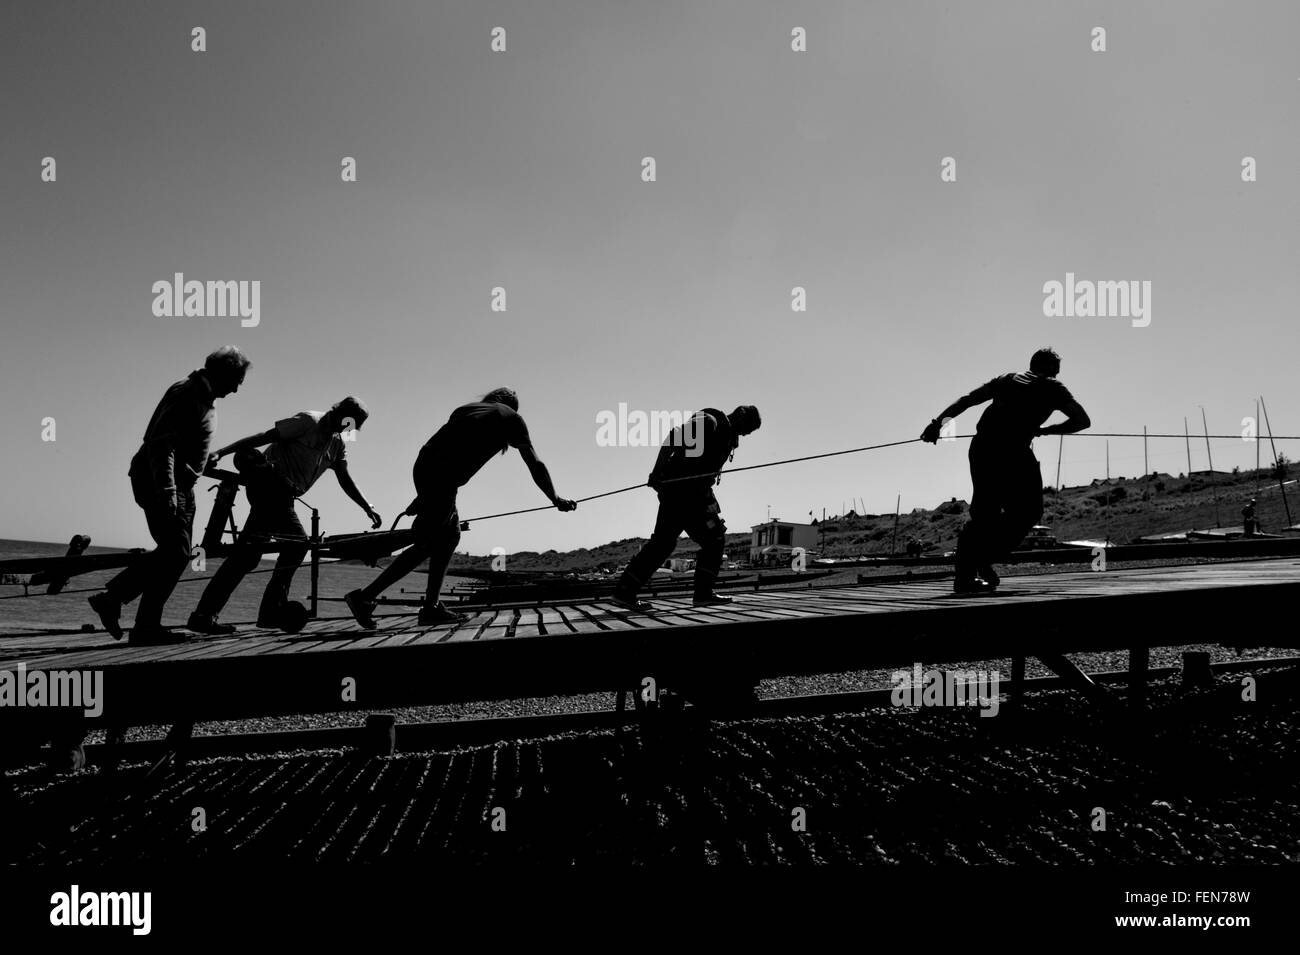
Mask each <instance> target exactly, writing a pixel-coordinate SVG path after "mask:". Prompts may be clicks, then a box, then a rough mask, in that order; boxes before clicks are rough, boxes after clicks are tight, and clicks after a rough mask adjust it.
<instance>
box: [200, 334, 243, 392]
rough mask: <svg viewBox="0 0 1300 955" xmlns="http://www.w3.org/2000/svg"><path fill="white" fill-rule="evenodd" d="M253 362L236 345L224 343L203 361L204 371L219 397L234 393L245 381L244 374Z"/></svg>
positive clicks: (213, 390)
mask: <svg viewBox="0 0 1300 955" xmlns="http://www.w3.org/2000/svg"><path fill="white" fill-rule="evenodd" d="M251 364H252V362H250V361H249V360H248V356H247V355H245V354H244V353H243V352H242V351H240V350H239V348H238V347H236V346H235V345H222V346H221V347H220V348H218V349H217V350H216V351H214V352H213V353H212V354H210V355H209V356H208V357H207V359H206V360H205V361H204V362H203V372H204V374H206V375H207V378H208V383H209V384H210V385H212V394H213V395H214V396H215V397H217V398H224V397H226V395H233V394H234V393H235V392H236V391H238V390H239V386H240V385H242V384H243V383H244V375H245V374H246V373H247V372H248V366H249V365H251Z"/></svg>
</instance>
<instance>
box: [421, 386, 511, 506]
mask: <svg viewBox="0 0 1300 955" xmlns="http://www.w3.org/2000/svg"><path fill="white" fill-rule="evenodd" d="M531 443H532V442H531V440H530V439H529V437H528V426H527V425H526V424H524V419H523V418H522V417H520V415H519V413H518V412H517V411H515V410H514V409H513V408H511V407H510V406H509V405H503V404H501V403H500V402H496V401H475V402H472V403H471V404H467V405H461V406H460V407H459V408H457V409H456V410H455V411H453V412H452V413H451V417H450V418H448V419H447V423H446V424H444V425H443V426H442V427H441V428H439V429H438V431H437V433H435V434H434V436H433V437H432V438H430V439H429V440H428V441H426V442H425V445H424V447H423V448H421V449H420V455H419V457H418V458H416V461H415V475H416V478H415V480H416V484H417V485H428V484H439V485H442V486H444V487H464V486H465V484H466V483H468V482H469V479H470V478H472V477H473V476H474V475H475V474H477V473H478V471H479V469H480V468H482V467H483V465H485V464H487V463H488V461H490V460H492V456H493V455H495V454H500V453H501V452H503V451H504V450H505V449H506V448H508V447H510V448H523V447H527V446H528V445H529V444H531Z"/></svg>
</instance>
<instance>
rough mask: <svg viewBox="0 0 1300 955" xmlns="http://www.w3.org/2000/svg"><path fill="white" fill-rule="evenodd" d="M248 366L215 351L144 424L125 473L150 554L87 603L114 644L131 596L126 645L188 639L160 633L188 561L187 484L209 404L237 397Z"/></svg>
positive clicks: (200, 463) (197, 460)
mask: <svg viewBox="0 0 1300 955" xmlns="http://www.w3.org/2000/svg"><path fill="white" fill-rule="evenodd" d="M248 366H249V361H248V358H247V357H246V356H245V355H244V353H243V352H242V351H240V350H239V349H238V348H236V347H235V346H234V345H224V346H222V347H221V348H218V349H217V350H216V351H214V352H213V353H212V354H210V355H208V357H207V360H206V361H204V363H203V367H202V368H200V369H198V370H197V371H193V372H190V375H189V377H188V378H186V379H185V380H184V381H178V382H176V383H175V384H173V385H172V386H171V387H170V388H168V389H167V391H166V393H165V394H164V395H163V397H162V401H160V402H159V403H158V407H157V408H156V409H155V410H154V413H153V417H152V418H150V419H149V425H148V427H146V428H145V432H144V440H143V442H142V443H141V445H140V449H139V450H138V451H136V453H135V456H134V457H133V458H132V459H131V467H130V469H129V471H128V474H129V476H130V478H131V491H132V493H133V494H134V496H135V502H136V504H138V505H139V506H140V508H141V509H142V510H143V511H144V515H145V520H147V521H148V522H149V533H150V534H151V535H152V536H153V539H154V543H155V544H157V547H156V548H155V549H154V550H152V551H150V552H149V553H148V554H146V555H145V556H144V557H141V558H140V559H138V560H136V561H135V562H134V563H133V564H131V565H130V566H128V567H127V568H126V569H125V570H124V571H122V572H121V573H120V574H118V575H117V576H116V577H114V578H113V579H112V580H110V581H109V582H108V584H107V585H106V586H105V589H104V591H103V592H102V593H98V594H95V595H94V596H92V597H90V598H88V599H89V602H90V606H91V608H92V609H93V610H94V611H95V613H96V614H98V615H99V619H100V621H101V622H102V623H103V624H104V629H106V630H107V631H108V632H109V633H111V634H112V635H113V637H114V639H117V640H120V639H122V626H121V623H120V617H121V614H122V605H123V604H127V603H130V602H131V601H132V600H134V599H135V598H136V597H139V598H140V606H139V607H138V608H136V613H135V626H134V627H132V628H131V641H130V642H131V643H133V644H144V645H154V644H164V643H184V642H186V641H187V640H188V639H189V637H188V636H187V635H186V634H184V633H177V632H175V631H172V630H169V629H166V628H164V627H163V625H162V612H163V607H164V606H165V605H166V603H167V599H168V598H169V597H170V596H171V594H172V590H174V589H175V587H176V582H177V581H178V580H180V579H181V575H182V574H183V573H185V565H186V563H188V562H189V560H190V557H191V546H192V540H193V537H192V535H193V531H194V484H195V482H196V481H197V480H198V479H199V475H201V474H202V473H203V471H204V469H205V468H206V467H207V465H208V464H209V463H210V461H209V458H208V447H209V445H210V442H211V440H212V432H213V430H214V429H215V428H216V424H217V413H216V410H215V409H214V407H213V403H214V402H215V400H216V399H217V398H224V397H226V396H227V395H233V394H234V393H235V392H236V391H238V390H239V386H240V385H241V384H243V382H244V375H245V374H246V373H247V371H248Z"/></svg>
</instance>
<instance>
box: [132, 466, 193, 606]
mask: <svg viewBox="0 0 1300 955" xmlns="http://www.w3.org/2000/svg"><path fill="white" fill-rule="evenodd" d="M177 503H178V505H179V507H178V513H176V514H173V513H171V512H170V511H168V510H166V509H165V508H161V507H158V508H151V509H150V510H149V511H148V512H146V513H147V516H148V518H149V532H150V533H151V534H152V535H153V538H154V540H155V541H157V542H158V549H157V550H156V551H155V552H154V554H153V555H152V556H153V560H152V564H153V566H152V567H151V568H150V570H151V575H150V578H149V582H148V583H147V584H146V585H145V588H144V592H143V593H142V594H141V595H140V606H139V607H138V608H137V609H136V612H135V628H134V629H135V630H140V631H153V630H158V629H159V628H160V627H161V626H162V612H163V607H164V606H165V605H166V603H167V599H168V598H169V597H171V595H172V591H173V590H174V589H175V587H176V582H177V581H178V580H180V579H181V575H182V574H183V573H185V565H186V564H187V563H189V561H190V556H191V555H190V551H191V549H192V548H191V536H190V535H191V534H192V532H193V527H194V492H193V490H190V491H184V492H179V493H178V494H177Z"/></svg>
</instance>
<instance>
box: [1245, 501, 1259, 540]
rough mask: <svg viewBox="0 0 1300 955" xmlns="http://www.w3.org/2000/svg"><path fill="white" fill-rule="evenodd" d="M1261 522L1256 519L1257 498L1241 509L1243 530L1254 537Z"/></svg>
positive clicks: (1248, 535)
mask: <svg viewBox="0 0 1300 955" xmlns="http://www.w3.org/2000/svg"><path fill="white" fill-rule="evenodd" d="M1258 529H1259V524H1258V523H1257V522H1256V520H1255V499H1254V498H1253V497H1252V498H1251V499H1250V503H1249V504H1247V505H1246V506H1245V507H1243V508H1242V509H1241V530H1242V533H1244V534H1245V535H1246V536H1247V537H1254V536H1255V531H1256V530H1258Z"/></svg>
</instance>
